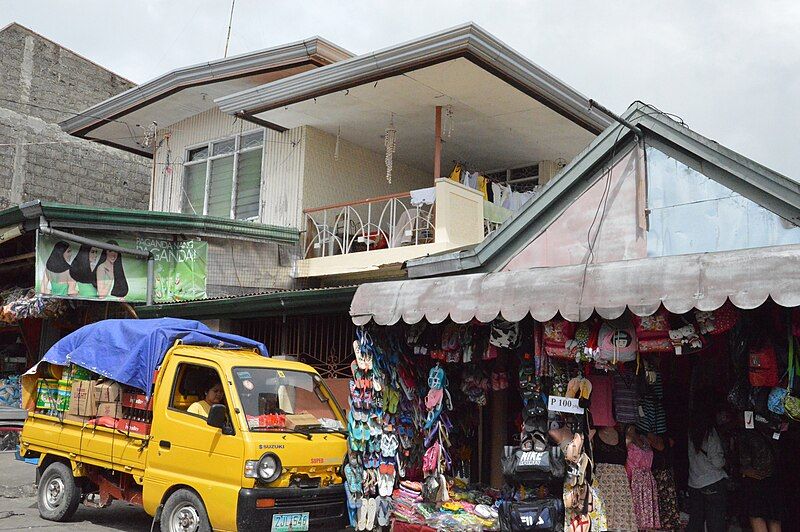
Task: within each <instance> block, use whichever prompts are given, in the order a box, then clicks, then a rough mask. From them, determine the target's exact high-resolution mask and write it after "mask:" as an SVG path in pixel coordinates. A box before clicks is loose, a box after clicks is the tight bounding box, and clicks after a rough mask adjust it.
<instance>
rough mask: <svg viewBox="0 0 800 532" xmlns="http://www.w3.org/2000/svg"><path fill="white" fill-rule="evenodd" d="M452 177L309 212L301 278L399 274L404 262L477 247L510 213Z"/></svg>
mask: <svg viewBox="0 0 800 532" xmlns="http://www.w3.org/2000/svg"><path fill="white" fill-rule="evenodd" d="M486 203H487V202H485V201H484V199H483V196H482V195H481V193H480V192H478V191H477V190H473V189H471V188H468V187H465V186H463V185H461V184H459V183H456V182H454V181H451V180H449V179H444V178H443V179H437V180H436V181H435V184H434V186H433V187H432V188H430V189H424V190H418V191H413V192H405V193H400V194H393V195H389V196H381V197H378V198H371V199H365V200H360V201H355V202H351V203H346V204H337V205H329V206H325V207H318V208H314V209H306V210H305V211H304V214H305V222H306V223H305V227H306V238H305V244H304V255H303V259H302V260H300V261H298V265H297V276H298V277H323V276H332V275H340V276H341V275H344V276H353V277H359V276H363V275H364V274H369V273H370V272H372V273H374V272H378V271H381V272H382V273H385V274H386V275H391V270H392V269H393V270H394V271H395V272H397V273H399V266H401V265H402V263H403V262H405V261H407V260H409V259H413V258H418V257H423V256H425V255H430V254H433V253H440V252H444V251H449V250H452V249H456V248H459V247H462V246H467V245H471V244H477V243H479V242H480V241H482V240H483V239H484V238H485V237H486V235H488V234H489V233H490V232H491V231H493V230H494V229H496V228H497V227H498V226H499V225H500V223H502V221H503V220H504V219H505V218H506V217H508V216H509V215H510V213H509V212H508V211H506V210H505V209H502V208H499V207H494V206H492V205H491V204H488V205H485V204H486Z"/></svg>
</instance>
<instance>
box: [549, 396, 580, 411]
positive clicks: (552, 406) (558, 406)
mask: <svg viewBox="0 0 800 532" xmlns="http://www.w3.org/2000/svg"><path fill="white" fill-rule="evenodd" d="M547 409H548V410H550V411H551V412H564V413H566V414H583V408H581V407H580V406H579V405H578V399H572V398H570V397H559V396H557V395H551V396H550V398H549V399H548V401H547Z"/></svg>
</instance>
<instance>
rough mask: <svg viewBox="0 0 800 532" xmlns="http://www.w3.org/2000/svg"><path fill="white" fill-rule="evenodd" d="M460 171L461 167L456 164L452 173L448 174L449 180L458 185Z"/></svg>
mask: <svg viewBox="0 0 800 532" xmlns="http://www.w3.org/2000/svg"><path fill="white" fill-rule="evenodd" d="M461 170H462V168H461V165H460V164H458V163H456V165H455V166H454V167H453V171H452V172H450V179H452V180H453V181H456V182H458V183H460V182H461Z"/></svg>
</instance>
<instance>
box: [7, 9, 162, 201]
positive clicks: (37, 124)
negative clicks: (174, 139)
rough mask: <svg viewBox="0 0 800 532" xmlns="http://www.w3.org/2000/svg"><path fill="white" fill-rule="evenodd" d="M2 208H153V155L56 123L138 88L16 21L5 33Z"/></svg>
mask: <svg viewBox="0 0 800 532" xmlns="http://www.w3.org/2000/svg"><path fill="white" fill-rule="evenodd" d="M0 50H3V53H2V54H0V209H3V208H5V207H8V206H10V205H14V204H18V203H21V202H23V201H31V200H36V199H41V200H44V201H55V202H60V203H72V204H82V205H92V206H99V207H126V208H134V209H147V208H148V202H149V194H150V179H151V174H152V166H151V163H150V160H149V159H146V158H143V157H140V156H137V155H133V154H129V153H126V152H123V151H121V150H118V149H115V148H109V147H106V146H103V145H100V144H97V143H93V142H90V141H86V140H82V139H78V138H76V137H72V136H70V135H68V134H66V133H64V132H63V131H61V128H60V127H59V126H58V125H57V123H58V122H59V121H62V120H64V119H66V118H68V117H70V116H72V115H74V114H77V113H79V112H81V111H83V110H85V109H86V108H88V107H90V106H91V105H94V104H96V103H98V102H101V101H103V100H105V99H107V98H109V97H111V96H113V95H115V94H118V93H120V92H123V91H125V90H127V89H129V88H131V87H132V86H133V83H131V82H130V81H128V80H126V79H124V78H122V77H120V76H117V75H116V74H114V73H113V72H110V71H108V70H106V69H104V68H103V67H101V66H99V65H97V64H95V63H93V62H91V61H89V60H88V59H85V58H83V57H81V56H79V55H78V54H75V53H74V52H71V51H69V50H67V49H65V48H63V47H61V46H59V45H58V44H56V43H54V42H52V41H50V40H48V39H46V38H45V37H42V36H41V35H38V34H37V33H35V32H33V31H30V30H28V29H27V28H24V27H22V26H20V25H18V24H10V25H8V26H6V27H5V28H3V29H2V30H0Z"/></svg>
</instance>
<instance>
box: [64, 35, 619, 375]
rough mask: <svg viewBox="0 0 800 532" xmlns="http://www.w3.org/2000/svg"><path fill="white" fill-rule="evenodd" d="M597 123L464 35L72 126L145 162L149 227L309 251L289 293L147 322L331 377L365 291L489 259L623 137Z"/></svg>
mask: <svg viewBox="0 0 800 532" xmlns="http://www.w3.org/2000/svg"><path fill="white" fill-rule="evenodd" d="M589 107H590V106H589V100H588V98H587V97H585V96H583V95H582V94H580V93H579V92H577V91H576V90H574V89H572V88H571V87H569V86H568V85H566V84H565V83H563V82H562V81H560V80H559V79H557V78H556V77H554V76H553V75H551V74H550V73H548V72H546V71H545V70H544V69H542V68H541V67H539V66H537V65H536V64H534V63H533V62H531V61H530V60H529V59H527V58H525V57H523V56H522V55H520V54H518V53H517V52H515V51H514V50H512V49H511V48H509V47H508V46H506V45H505V44H503V43H502V42H500V41H499V40H498V39H496V38H495V37H494V36H492V35H490V34H488V33H487V32H485V31H484V30H483V29H481V28H479V27H478V26H476V25H474V24H465V25H461V26H457V27H455V28H451V29H448V30H445V31H442V32H439V33H436V34H433V35H429V36H425V37H422V38H419V39H415V40H413V41H410V42H407V43H402V44H399V45H396V46H392V47H389V48H386V49H384V50H379V51H376V52H370V53H367V54H363V55H358V56H352V55H351V54H350V53H348V52H346V51H344V50H343V49H341V48H339V47H337V46H335V45H333V44H332V43H329V42H327V41H325V40H324V39H321V38H312V39H308V40H306V41H303V42H298V43H293V44H289V45H284V46H279V47H276V48H272V49H268V50H263V51H260V52H254V53H251V54H245V55H242V56H237V57H232V58H227V59H223V60H218V61H213V62H209V63H205V64H201V65H196V66H192V67H187V68H183V69H178V70H175V71H173V72H170V73H168V74H165V75H163V76H160V77H158V78H156V79H155V80H153V81H150V82H147V83H144V84H142V85H140V86H139V87H136V88H134V89H131V90H129V91H127V92H125V93H122V94H120V95H119V96H116V97H114V98H111V99H109V100H107V101H105V102H103V103H101V104H98V105H96V106H94V107H92V108H90V109H88V110H86V112H85V113H83V114H81V115H78V116H76V117H74V118H71V119H69V120H67V121H65V122H64V123H63V124H62V126H63V128H64V129H65V130H66V131H68V132H69V133H71V134H73V135H77V136H80V137H83V138H87V139H93V140H96V141H98V142H103V143H109V144H113V145H116V146H117V147H119V148H121V149H125V150H131V151H137V152H139V153H143V154H144V155H146V156H149V157H151V158H152V160H153V176H154V177H153V183H152V192H151V199H150V208H151V209H152V210H154V211H167V212H181V213H188V214H197V215H205V216H215V217H228V218H230V219H237V220H249V221H252V222H253V223H260V224H269V225H274V226H282V227H288V228H291V229H294V230H297V231H299V232H300V234H301V238H300V244H299V245H298V246H297V248H296V250H295V252H296V253H295V255H294V256H289V257H286V260H285V261H284V262H282V264H285V265H287V266H289V265H290V266H291V268H292V275H293V279H294V286H293V290H280V291H278V290H273V291H268V290H262V291H263V292H270V293H263V294H258V295H252V296H247V297H243V298H236V299H223V300H213V301H197V302H186V303H181V304H174V305H173V304H169V305H163V306H156V307H146V308H144V309H141V311H142V312H143V315H179V316H194V317H203V318H208V317H215V318H225V319H230V320H233V321H231V322H230V323H223V325H222V326H223V327H229V328H231V329H233V330H236V331H238V332H241V333H244V334H249V335H251V336H255V337H258V338H260V339H262V340H265V341H267V342H268V344H269V346H270V348H271V349H272V351H273V352H275V353H281V354H298V355H302V356H304V357H306V358H307V359H308V360H311V361H314V362H317V363H318V365H322V366H325V367H328V368H329V369H330V372H331V374H336V373H338V372H340V371H341V370H343V369H345V368H346V367H347V363H346V360H347V358H349V356H350V355H351V353H350V352H349V349H348V348H347V346H348V345H349V343H350V339H351V338H352V325H351V324H350V322H349V319H348V317H347V309H348V307H349V303H350V299H351V298H352V294H353V292H354V286H355V285H357V284H359V283H362V282H364V281H367V280H375V279H391V278H401V277H403V276H405V271H404V270H403V268H402V265H403V264H404V263H405V262H406V261H408V260H411V259H415V258H421V257H425V256H429V255H434V254H440V253H446V252H451V251H454V250H458V249H460V248H462V247H465V246H472V245H475V244H477V243H479V242H481V241H482V240H483V239H484V238H485V236H486V235H487V234H489V233H490V232H491V231H492V230H494V229H495V228H496V227H497V226H498V225H499V224H500V223H502V222H503V221H504V220H506V219H507V218H509V217H510V216H512V214H513V212H514V211H515V210H518V209H519V208H520V207H521V206H522V204H524V203H525V202H526V201H527V200H529V199H530V198H532V197H534V196H535V195H536V194H538V192H539V191H540V190H541V188H542V187H543V186H544V185H545V184H546V183H547V181H548V180H549V179H550V178H551V177H552V176H553V175H555V173H556V172H557V171H558V170H559V169H560V168H561V167H562V166H563V165H564V164H566V162H568V161H570V160H572V159H573V158H574V157H575V156H576V155H577V154H578V153H580V152H581V150H583V149H584V148H585V147H586V146H587V145H588V144H589V143H590V142H591V141H592V140H593V139H594V138H595V136H596V135H597V134H598V133H600V132H601V131H602V130H604V129H605V128H606V127H607V126H608V125H609V124H610V123H611V121H610V119H609V118H608V117H607V116H606V115H604V114H602V113H597V112H596V111H591V110H590V109H589ZM112 119H113V120H112ZM125 123H139V124H143V123H147V124H155V126H154V129H155V131H156V134H155V139H154V142H153V143H152V148H151V149H149V150H144V151H142V150H141V149H140V147H138V146H137V145H135V144H134V143H132V142H130V141H127V140H124V139H123V140H119V139H120V138H121V137H124V131H122V130H121V129H120V128H124V127H125V126H124V124H125ZM451 174H452V177H453V178H454V179H451V178H450V177H451ZM256 259H257V258H256V257H253V260H256ZM234 275H235V272H234V271H232V272H231V276H234ZM246 318H247V319H246Z"/></svg>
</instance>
